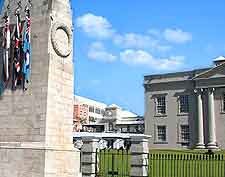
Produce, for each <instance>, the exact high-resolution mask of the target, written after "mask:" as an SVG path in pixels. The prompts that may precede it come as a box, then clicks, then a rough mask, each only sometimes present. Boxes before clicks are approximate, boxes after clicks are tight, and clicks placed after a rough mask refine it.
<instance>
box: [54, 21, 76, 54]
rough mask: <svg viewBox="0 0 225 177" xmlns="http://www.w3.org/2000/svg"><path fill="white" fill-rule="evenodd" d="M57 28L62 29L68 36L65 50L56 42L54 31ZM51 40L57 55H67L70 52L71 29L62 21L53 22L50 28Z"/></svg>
mask: <svg viewBox="0 0 225 177" xmlns="http://www.w3.org/2000/svg"><path fill="white" fill-rule="evenodd" d="M59 29H61V30H63V31H64V32H65V33H66V35H67V37H68V49H67V50H64V49H62V48H61V47H60V46H59V44H58V42H57V36H56V32H57V30H59ZM51 41H52V46H53V49H54V50H55V52H56V54H57V55H59V56H61V57H68V56H69V55H70V54H71V52H72V31H71V29H70V28H69V27H68V26H67V25H65V24H64V23H59V22H56V23H55V24H53V26H52V30H51Z"/></svg>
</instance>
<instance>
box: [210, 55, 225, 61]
mask: <svg viewBox="0 0 225 177" xmlns="http://www.w3.org/2000/svg"><path fill="white" fill-rule="evenodd" d="M213 61H225V57H224V56H219V57H217V58H215V59H213Z"/></svg>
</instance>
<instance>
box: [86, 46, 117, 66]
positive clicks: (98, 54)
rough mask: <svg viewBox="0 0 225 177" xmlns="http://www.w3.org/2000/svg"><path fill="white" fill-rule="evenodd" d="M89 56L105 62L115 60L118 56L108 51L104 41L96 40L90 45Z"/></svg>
mask: <svg viewBox="0 0 225 177" xmlns="http://www.w3.org/2000/svg"><path fill="white" fill-rule="evenodd" d="M88 58H89V59H92V60H98V61H104V62H113V61H115V60H116V58H117V57H116V56H115V55H113V54H111V53H109V52H107V51H106V49H105V46H104V45H103V43H101V42H94V43H92V44H91V45H90V48H89V51H88Z"/></svg>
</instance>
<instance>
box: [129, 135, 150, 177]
mask: <svg viewBox="0 0 225 177" xmlns="http://www.w3.org/2000/svg"><path fill="white" fill-rule="evenodd" d="M130 153H131V171H130V176H131V177H143V176H146V177H147V176H148V153H149V147H148V137H147V136H144V135H141V136H138V135H137V136H131V147H130Z"/></svg>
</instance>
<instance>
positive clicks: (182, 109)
mask: <svg viewBox="0 0 225 177" xmlns="http://www.w3.org/2000/svg"><path fill="white" fill-rule="evenodd" d="M178 99H179V113H188V112H189V96H188V95H181V96H179V98H178Z"/></svg>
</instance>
